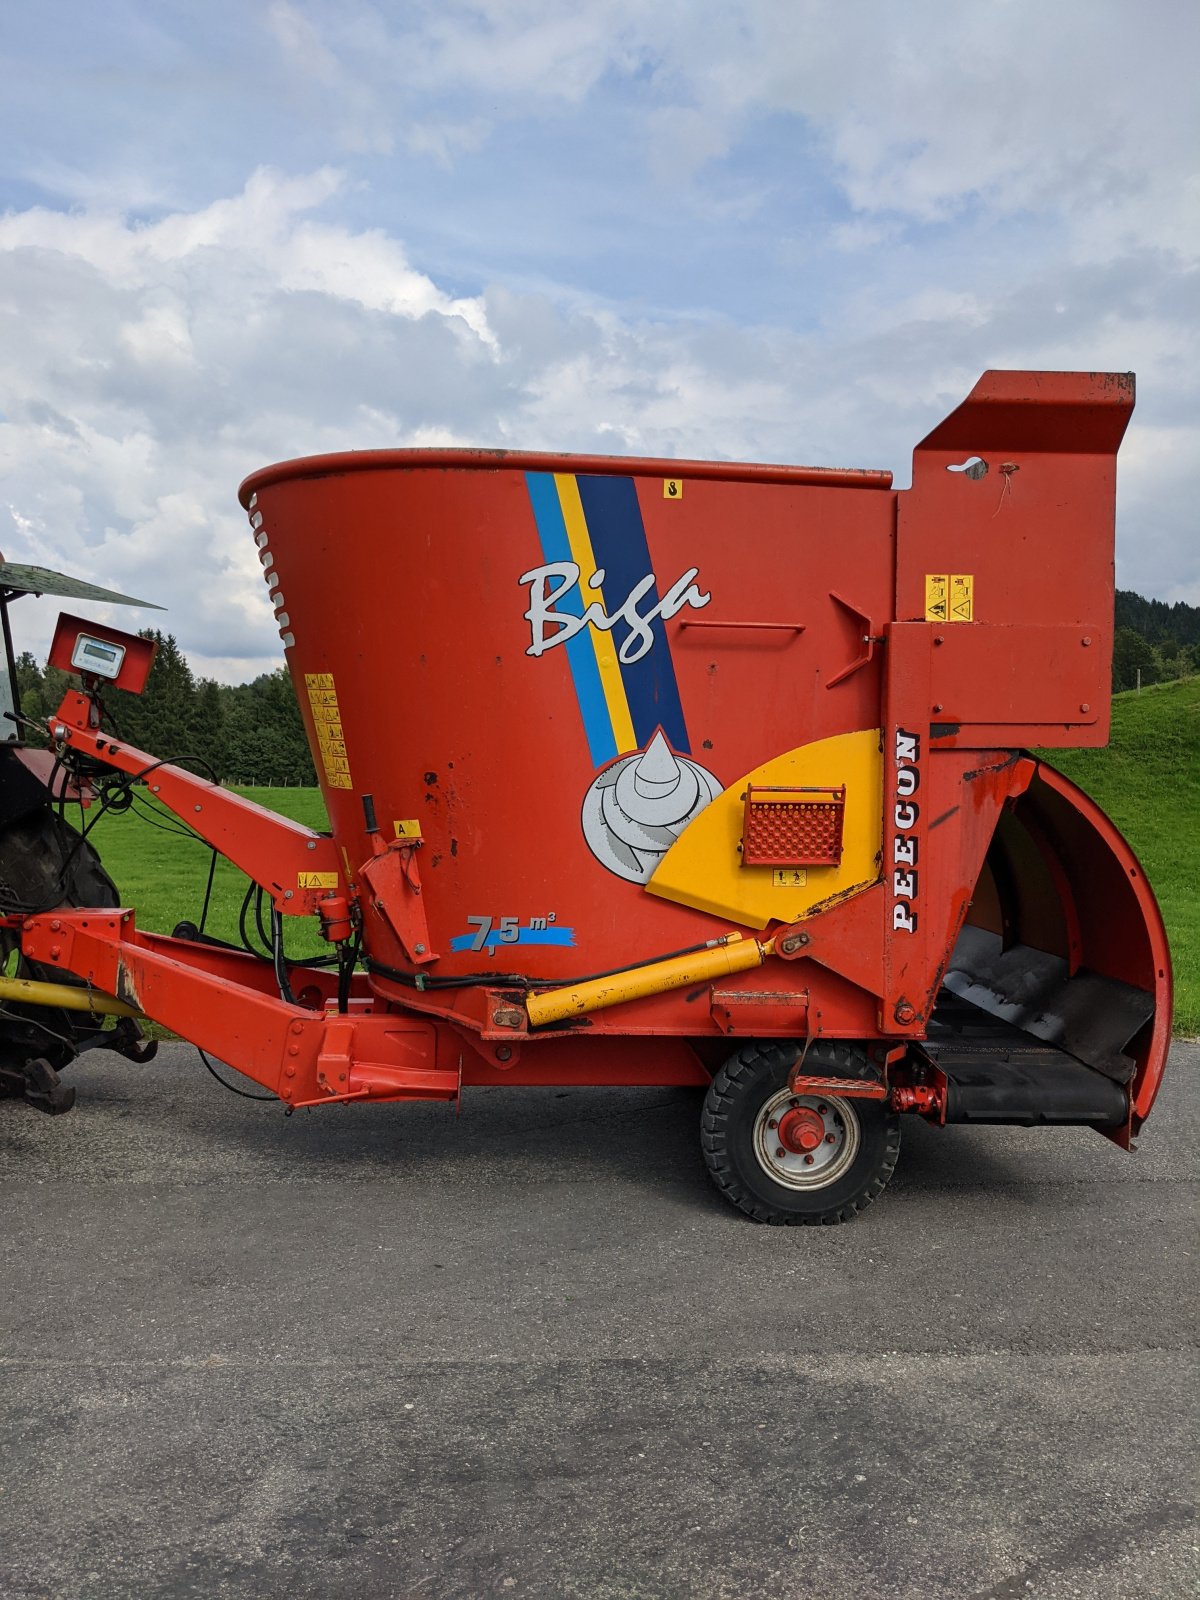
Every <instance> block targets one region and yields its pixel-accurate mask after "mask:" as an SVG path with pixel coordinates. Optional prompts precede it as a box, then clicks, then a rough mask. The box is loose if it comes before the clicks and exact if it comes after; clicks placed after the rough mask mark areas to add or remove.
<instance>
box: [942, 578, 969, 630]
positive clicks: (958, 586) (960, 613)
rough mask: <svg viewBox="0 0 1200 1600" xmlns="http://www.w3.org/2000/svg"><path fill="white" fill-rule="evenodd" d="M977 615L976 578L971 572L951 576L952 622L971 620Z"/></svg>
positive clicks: (950, 619) (950, 617) (950, 618)
mask: <svg viewBox="0 0 1200 1600" xmlns="http://www.w3.org/2000/svg"><path fill="white" fill-rule="evenodd" d="M974 615H975V578H974V575H973V574H972V573H970V572H955V573H952V574H951V576H950V616H949V618H948V620H949V621H950V622H970V621H971V620H972V619H973V618H974Z"/></svg>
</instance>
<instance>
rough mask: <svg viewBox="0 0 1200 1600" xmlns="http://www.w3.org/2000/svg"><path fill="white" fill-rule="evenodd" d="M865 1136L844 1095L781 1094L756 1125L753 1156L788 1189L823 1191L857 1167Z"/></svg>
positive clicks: (765, 1108) (761, 1113)
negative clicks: (856, 1163) (859, 1151)
mask: <svg viewBox="0 0 1200 1600" xmlns="http://www.w3.org/2000/svg"><path fill="white" fill-rule="evenodd" d="M861 1139H862V1135H861V1129H860V1127H859V1121H858V1113H857V1112H856V1111H855V1109H854V1107H853V1105H852V1104H851V1103H850V1101H849V1100H844V1099H842V1098H841V1096H840V1095H796V1094H792V1093H791V1092H790V1091H789V1090H787V1089H780V1090H779V1091H778V1092H777V1093H776V1094H773V1095H772V1096H771V1097H770V1098H769V1099H768V1100H766V1101H765V1102H764V1103H763V1105H762V1108H761V1109H760V1111H759V1113H758V1116H757V1117H756V1118H755V1120H754V1154H755V1156H756V1158H757V1160H758V1164H759V1166H760V1167H762V1169H763V1171H764V1172H765V1173H766V1174H767V1175H768V1177H770V1178H771V1179H772V1180H773V1181H774V1182H775V1183H778V1184H782V1186H783V1187H784V1188H785V1189H825V1188H828V1186H829V1185H830V1184H831V1183H836V1182H837V1180H838V1179H839V1178H841V1177H843V1176H844V1174H845V1173H846V1172H848V1171H849V1169H850V1168H851V1166H853V1164H854V1158H855V1157H856V1156H857V1154H858V1148H859V1145H860V1143H861Z"/></svg>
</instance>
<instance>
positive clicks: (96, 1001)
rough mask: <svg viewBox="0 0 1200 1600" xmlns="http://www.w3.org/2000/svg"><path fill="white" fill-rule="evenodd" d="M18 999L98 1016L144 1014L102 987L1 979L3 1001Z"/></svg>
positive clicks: (0, 993) (0, 989)
mask: <svg viewBox="0 0 1200 1600" xmlns="http://www.w3.org/2000/svg"><path fill="white" fill-rule="evenodd" d="M5 1000H17V1001H19V1002H20V1003H21V1004H22V1005H24V1006H56V1007H57V1008H58V1009H59V1010H60V1011H90V1012H91V1013H92V1015H93V1016H98V1017H140V1016H141V1015H142V1013H141V1012H140V1011H139V1010H138V1009H137V1007H136V1006H130V1005H126V1003H125V1001H124V1000H118V999H117V998H116V997H115V996H114V995H111V994H101V993H100V991H99V990H98V989H84V988H78V987H76V985H74V984H70V983H37V982H35V980H34V979H32V978H0V1003H2V1002H4V1001H5Z"/></svg>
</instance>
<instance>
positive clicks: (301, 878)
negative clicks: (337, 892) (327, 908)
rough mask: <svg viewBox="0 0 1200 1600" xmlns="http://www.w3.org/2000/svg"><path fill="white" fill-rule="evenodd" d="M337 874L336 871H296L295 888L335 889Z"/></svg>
mask: <svg viewBox="0 0 1200 1600" xmlns="http://www.w3.org/2000/svg"><path fill="white" fill-rule="evenodd" d="M337 886H338V875H337V873H336V872H298V873H297V874H296V887H297V889H336V888H337Z"/></svg>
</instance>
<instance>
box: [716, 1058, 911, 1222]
mask: <svg viewBox="0 0 1200 1600" xmlns="http://www.w3.org/2000/svg"><path fill="white" fill-rule="evenodd" d="M799 1054H800V1047H799V1045H797V1044H794V1043H791V1042H785V1041H766V1042H759V1043H751V1044H747V1045H745V1046H744V1047H743V1048H742V1049H741V1050H739V1051H738V1052H737V1054H736V1055H734V1056H731V1057H730V1059H729V1060H728V1061H727V1062H726V1063H725V1065H724V1066H723V1067H722V1068H721V1070H720V1071H719V1072H718V1073H717V1075H716V1077H715V1078H714V1079H713V1081H712V1083H711V1084H710V1085H709V1088H708V1093H707V1095H706V1096H705V1101H704V1111H703V1114H702V1116H701V1121H700V1143H701V1147H702V1148H703V1151H704V1159H705V1161H706V1163H707V1164H708V1170H709V1175H710V1176H711V1178H712V1180H713V1182H714V1183H715V1184H716V1186H717V1188H718V1189H719V1190H720V1191H721V1193H722V1194H723V1195H724V1196H725V1198H726V1200H728V1201H730V1203H731V1204H732V1205H735V1206H737V1208H738V1209H739V1211H744V1212H745V1213H746V1215H747V1216H748V1217H751V1218H753V1220H754V1221H755V1222H767V1223H775V1224H783V1225H785V1226H786V1225H792V1226H794V1225H802V1224H813V1223H833V1222H849V1221H850V1220H851V1218H853V1217H855V1216H857V1214H858V1213H859V1212H860V1211H862V1210H863V1209H864V1208H865V1207H866V1206H869V1205H870V1204H871V1201H872V1200H874V1199H875V1198H876V1196H877V1195H879V1194H881V1193H882V1192H883V1189H884V1187H885V1186H886V1184H887V1181H888V1179H889V1178H890V1177H891V1175H892V1173H893V1171H894V1170H895V1166H896V1158H897V1156H898V1155H899V1153H900V1119H899V1117H898V1116H897V1115H896V1114H895V1113H894V1112H891V1111H888V1110H887V1109H886V1107H885V1106H884V1104H883V1103H882V1102H881V1101H879V1100H863V1099H855V1098H852V1097H851V1096H848V1095H838V1094H820V1095H794V1094H792V1093H790V1091H789V1089H788V1074H789V1072H790V1071H791V1068H792V1067H793V1066H794V1065H795V1063H796V1060H797V1057H798V1056H799ZM805 1066H806V1068H807V1069H810V1070H811V1073H812V1075H813V1076H814V1077H818V1076H820V1077H830V1078H846V1079H855V1078H860V1079H861V1078H863V1077H867V1076H871V1075H872V1071H871V1068H870V1066H869V1064H868V1062H867V1060H866V1057H865V1055H864V1054H863V1052H862V1051H861V1050H859V1049H857V1048H855V1047H854V1046H852V1045H846V1044H832V1043H821V1044H815V1045H813V1046H812V1047H811V1048H810V1049H809V1052H808V1055H807V1057H806V1058H805ZM789 1117H790V1118H791V1119H792V1125H793V1126H792V1129H791V1130H789V1129H788V1128H787V1123H786V1120H785V1119H788V1118H789ZM781 1128H782V1129H783V1130H784V1131H783V1132H781V1131H780V1130H781ZM797 1130H798V1131H797ZM784 1138H787V1139H788V1140H789V1142H790V1143H791V1144H792V1145H793V1146H794V1148H785V1146H784V1144H783V1143H782V1142H781V1141H782V1140H783V1139H784Z"/></svg>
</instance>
